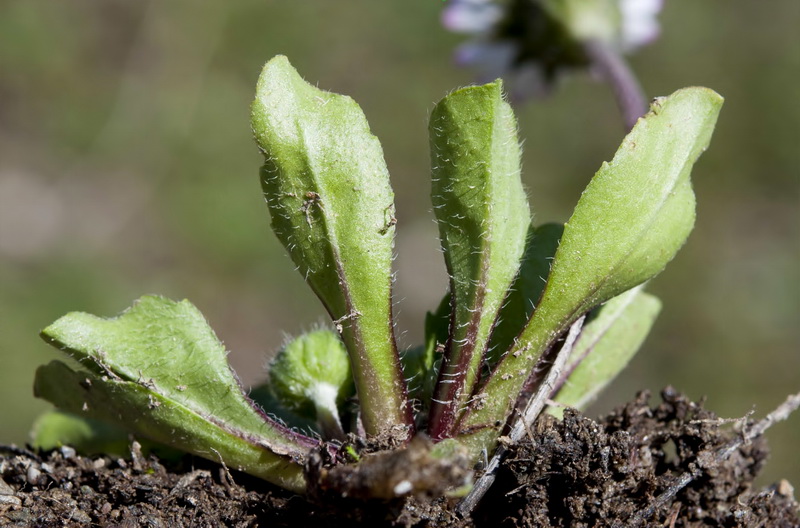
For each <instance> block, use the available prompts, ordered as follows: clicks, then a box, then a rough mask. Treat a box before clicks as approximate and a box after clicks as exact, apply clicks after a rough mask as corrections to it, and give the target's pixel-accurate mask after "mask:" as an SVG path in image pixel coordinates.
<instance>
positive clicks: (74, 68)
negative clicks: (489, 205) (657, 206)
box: [0, 0, 800, 484]
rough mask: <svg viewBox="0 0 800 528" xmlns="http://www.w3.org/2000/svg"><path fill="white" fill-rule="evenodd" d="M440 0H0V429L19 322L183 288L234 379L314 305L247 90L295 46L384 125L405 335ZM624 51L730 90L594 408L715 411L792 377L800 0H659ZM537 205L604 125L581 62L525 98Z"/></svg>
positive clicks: (601, 102)
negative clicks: (269, 201)
mask: <svg viewBox="0 0 800 528" xmlns="http://www.w3.org/2000/svg"><path fill="white" fill-rule="evenodd" d="M441 7H442V2H440V1H439V0H426V1H424V2H403V3H400V2H366V1H360V2H357V1H352V0H339V1H337V2H330V1H326V0H313V1H312V0H305V1H288V0H283V1H269V0H232V1H229V2H197V1H196V0H192V1H190V0H179V1H178V0H162V1H149V2H148V1H140V2H130V1H123V0H104V1H102V2H100V1H90V0H73V1H71V2H55V1H47V0H4V1H3V2H1V3H0V353H1V354H2V358H3V365H2V368H0V402H2V404H0V442H17V443H23V442H25V441H26V438H27V436H26V435H27V431H28V429H29V427H30V424H31V422H32V420H33V419H34V418H35V416H36V415H37V414H38V413H39V412H41V411H42V410H44V409H45V408H46V404H44V403H42V402H38V401H36V400H34V399H33V397H32V395H31V382H32V379H33V373H34V369H35V368H36V366H37V365H38V364H41V363H44V362H47V361H49V360H50V359H52V358H55V357H57V354H56V353H55V352H53V351H51V350H49V349H48V347H47V346H46V345H44V344H43V343H42V342H40V340H39V339H38V337H37V333H38V331H39V330H40V329H41V328H42V327H44V326H45V325H47V324H48V323H50V322H51V321H53V320H54V319H56V318H57V317H59V316H60V315H62V314H64V313H66V312H67V311H72V310H81V311H88V312H92V313H96V314H100V315H114V314H116V313H118V312H120V311H121V310H123V309H124V308H126V307H127V306H128V305H129V304H130V303H131V301H132V300H133V299H135V298H136V297H138V296H139V295H141V294H145V293H161V294H164V295H167V296H170V297H173V298H188V299H190V300H191V301H192V302H194V303H195V304H196V305H197V306H198V307H199V308H200V309H201V310H202V311H203V313H204V314H205V315H206V316H207V318H208V319H209V320H210V322H211V324H212V326H213V327H214V328H215V329H216V331H217V332H218V334H219V336H220V338H221V339H222V340H223V341H224V342H225V343H226V345H227V347H228V348H229V349H230V350H231V355H230V358H231V361H232V363H233V365H234V367H235V368H236V369H237V371H238V372H239V374H240V376H241V378H242V379H243V381H244V382H245V383H251V382H254V381H258V380H260V379H262V378H263V377H264V371H263V364H264V362H265V360H266V358H267V357H268V355H269V354H270V353H271V352H272V351H273V350H275V349H276V348H278V347H279V346H280V344H281V343H282V341H283V339H284V338H285V335H286V334H285V333H289V334H295V333H297V332H300V331H302V330H303V329H307V328H309V327H310V326H311V325H313V324H314V323H317V322H319V321H322V320H324V314H323V311H322V309H321V307H320V306H319V304H318V303H317V302H316V300H315V299H314V298H313V296H312V294H311V293H310V292H309V291H308V288H306V287H305V285H304V284H303V281H302V280H301V278H300V276H299V275H298V274H297V273H296V272H294V271H293V265H292V264H291V262H290V261H289V259H288V258H287V257H286V256H285V255H284V252H283V250H282V248H281V247H280V245H279V244H278V242H277V241H276V239H275V238H274V237H273V236H272V234H271V233H270V231H269V225H268V224H269V221H268V214H267V211H266V207H265V205H264V204H263V200H262V197H261V191H260V188H259V184H258V177H257V169H258V167H259V164H260V160H259V154H258V153H257V151H256V148H255V146H254V145H253V142H252V140H251V137H250V130H249V125H248V107H249V104H250V100H251V98H252V95H253V89H254V85H255V80H256V77H257V75H258V73H259V69H260V67H261V65H262V64H263V63H264V62H265V61H266V60H267V59H269V58H270V57H272V56H273V55H275V54H278V53H283V54H286V55H288V56H289V57H290V59H291V60H292V62H293V63H294V65H295V66H296V67H297V68H298V70H299V71H300V72H301V73H302V74H303V75H304V76H305V77H306V78H307V79H309V80H311V81H312V82H317V83H318V84H319V86H320V87H323V88H326V89H329V90H333V91H337V92H341V93H347V94H349V95H351V96H352V97H354V98H355V99H356V100H357V101H358V102H359V103H360V104H361V105H362V107H363V108H364V111H365V113H366V114H367V117H368V118H369V120H370V123H371V126H372V128H373V131H374V132H375V134H376V135H378V137H380V139H381V141H382V142H383V146H384V149H385V153H386V159H387V162H388V165H389V169H390V171H391V173H392V178H393V184H394V187H395V190H396V194H397V217H398V219H399V224H398V238H397V252H398V254H399V257H398V259H397V261H396V269H397V273H398V275H397V285H396V293H397V302H398V305H397V311H398V312H399V316H398V325H399V328H400V330H402V332H403V336H402V342H403V343H404V344H406V345H411V344H414V343H415V342H417V341H418V340H419V339H420V337H421V333H422V317H423V313H424V310H426V309H431V308H433V307H434V306H435V305H436V303H437V302H438V300H439V298H440V296H441V295H442V294H443V293H444V291H445V282H446V280H445V275H444V269H443V265H442V262H441V255H440V254H439V253H438V251H437V240H436V226H435V225H434V223H433V221H432V218H433V216H432V214H431V212H430V206H429V202H428V189H429V183H428V171H429V158H428V140H427V133H426V122H427V116H428V113H429V111H430V109H431V107H432V105H433V103H434V102H435V101H436V100H438V99H439V98H440V97H442V96H443V95H444V94H445V93H446V92H447V91H449V90H450V89H452V88H454V87H456V86H459V85H464V84H467V83H469V81H470V79H471V77H472V72H469V71H464V70H459V69H457V68H455V67H454V66H453V65H452V61H451V54H452V51H453V48H454V46H455V45H456V44H457V43H459V42H462V41H463V39H462V38H461V37H459V36H457V35H453V34H448V33H447V32H445V31H444V30H443V29H441V27H440V25H439V12H440V10H441ZM661 20H662V22H663V28H664V30H663V35H662V38H661V39H660V40H659V41H658V42H656V43H655V44H654V45H652V46H650V47H648V48H646V49H644V50H642V51H641V52H639V53H638V54H637V55H636V56H635V57H633V59H632V62H633V65H634V68H635V69H636V70H637V72H638V73H639V74H640V76H641V79H642V82H643V85H644V87H645V88H646V90H647V92H648V94H649V95H653V96H654V95H665V94H669V93H671V92H672V91H674V90H675V89H677V88H680V87H682V86H686V85H694V84H698V85H706V86H709V87H712V88H714V89H715V90H717V91H718V92H720V93H721V94H723V95H724V96H725V97H726V99H727V102H726V104H725V107H724V109H723V112H722V116H721V119H720V121H719V126H718V129H717V133H716V135H715V137H714V140H713V142H712V146H711V149H710V150H709V152H708V153H707V154H706V155H704V156H703V158H702V159H701V160H700V163H699V165H698V166H697V168H696V171H695V187H696V191H697V196H698V204H699V210H698V213H699V214H698V223H697V227H696V229H695V231H694V233H693V235H692V237H691V239H690V240H689V243H688V244H687V246H686V247H685V248H684V250H683V251H682V252H681V253H680V255H679V256H678V258H677V259H676V260H675V261H674V262H673V263H672V264H671V265H670V266H669V268H668V270H667V271H666V272H665V273H664V274H663V275H662V276H660V277H659V278H658V279H657V280H655V281H654V282H653V283H652V284H651V287H650V290H651V291H653V292H655V293H656V294H658V295H659V296H660V297H661V298H662V299H663V301H664V303H665V307H664V311H663V313H662V316H661V318H660V320H659V321H658V322H657V325H656V328H655V331H654V333H653V334H652V336H651V337H650V338H649V340H648V342H647V343H646V344H645V347H644V349H643V351H642V352H640V354H639V356H638V357H637V358H636V359H635V360H634V361H633V363H632V364H631V366H630V367H629V368H628V369H627V371H625V373H624V374H623V375H622V377H621V378H620V379H619V381H618V383H616V384H615V385H614V386H613V388H612V389H610V390H609V391H608V392H607V393H606V394H605V395H604V397H603V398H602V400H601V401H600V402H598V404H597V405H596V406H595V407H594V408H593V410H592V412H594V413H601V412H604V411H607V410H608V409H610V408H611V407H612V406H613V405H617V404H620V403H622V402H623V401H625V400H627V399H630V398H631V397H632V396H633V395H634V393H635V391H637V390H638V389H651V390H653V391H654V392H656V393H657V392H658V391H659V390H660V389H661V388H662V387H664V386H665V385H667V384H672V385H674V386H676V387H677V388H678V389H680V390H682V391H685V392H687V393H688V394H689V395H690V396H691V397H693V398H701V397H707V405H708V407H709V408H711V409H713V410H715V411H716V412H718V413H719V414H720V415H722V416H725V417H738V416H742V415H743V414H745V413H747V412H748V411H750V410H752V409H755V412H756V416H762V415H763V414H764V413H766V412H767V411H768V410H770V409H772V408H773V407H774V406H775V405H777V404H778V403H779V402H780V401H782V400H783V398H784V396H785V395H786V394H788V393H789V392H796V391H797V390H798V388H800V332H799V331H798V327H800V321H799V320H798V315H800V306H799V305H800V292H799V291H798V285H799V284H800V276H799V275H800V266H799V265H798V255H799V252H798V249H800V248H798V242H799V241H800V237H799V236H798V234H799V233H798V231H800V222H798V220H799V219H798V202H799V200H798V173H800V156H799V155H798V151H800V141H799V140H798V138H800V103H798V100H797V93H798V92H797V86H798V84H800V40H799V39H798V36H797V35H798V34H797V28H798V27H800V3H799V2H798V1H797V0H773V1H772V2H769V6H768V7H766V6H765V5H762V3H760V2H752V1H751V0H724V1H723V0H709V1H706V2H675V1H673V2H667V5H666V8H665V11H664V13H663V16H662V17H661ZM518 116H519V121H520V130H521V137H522V138H524V140H525V149H524V150H525V154H524V169H523V170H524V181H525V184H526V185H527V187H528V189H529V193H530V200H531V203H532V205H533V206H534V208H535V211H536V217H537V219H538V220H539V221H540V222H544V221H564V220H566V219H567V218H568V216H569V214H570V212H571V209H572V206H573V205H574V203H575V202H576V200H577V198H578V196H579V194H580V191H581V189H582V188H583V186H584V185H585V184H586V182H587V181H588V179H589V178H590V177H591V175H592V174H593V173H594V171H595V170H596V169H597V168H598V167H599V166H600V163H601V162H602V161H603V160H608V159H610V158H611V156H612V155H613V153H614V151H615V149H616V146H617V145H618V144H619V142H620V140H621V138H622V135H623V130H622V127H621V125H620V122H619V117H618V114H617V110H616V107H615V105H614V102H613V99H612V96H611V94H610V92H609V90H608V89H607V88H606V87H605V86H603V85H600V84H597V83H596V82H594V81H593V80H592V79H591V78H590V77H589V76H587V75H575V76H572V77H569V78H566V79H564V82H563V83H562V84H561V86H560V88H559V89H558V90H557V91H556V92H555V94H554V95H553V96H552V97H551V98H549V99H547V100H545V101H540V102H535V103H532V104H527V105H526V106H524V107H521V108H519V109H518ZM769 438H770V441H771V444H772V447H773V458H772V460H771V461H770V463H769V465H768V468H767V470H766V475H765V477H764V479H763V482H769V481H773V480H775V479H777V478H780V477H788V478H790V479H792V480H794V481H795V484H797V483H800V457H798V456H797V453H796V448H797V445H798V439H800V416H794V417H793V418H792V420H791V422H790V423H784V424H779V425H777V426H776V427H774V428H773V430H771V431H770V433H769Z"/></svg>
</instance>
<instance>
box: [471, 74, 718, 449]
mask: <svg viewBox="0 0 800 528" xmlns="http://www.w3.org/2000/svg"><path fill="white" fill-rule="evenodd" d="M721 105H722V98H721V97H720V96H719V95H718V94H716V93H715V92H713V91H712V90H709V89H707V88H686V89H683V90H679V91H677V92H675V93H674V94H673V95H671V96H669V97H665V98H659V99H656V100H655V102H654V103H653V105H652V107H651V110H650V112H649V113H648V114H647V115H646V116H645V117H644V118H642V119H640V120H639V122H638V123H637V124H636V126H635V127H634V129H633V130H632V131H631V132H630V133H629V134H628V135H627V137H626V138H625V139H624V141H623V143H622V146H621V147H620V148H619V150H618V151H617V154H616V155H615V156H614V159H613V161H612V162H611V163H604V164H603V166H602V167H601V168H600V170H599V171H598V172H597V174H596V175H595V177H594V178H593V179H592V181H591V182H590V183H589V185H588V186H587V188H586V190H585V191H584V192H583V195H582V196H581V199H580V200H579V202H578V205H577V206H576V208H575V212H574V213H573V215H572V217H571V218H570V220H569V222H568V223H567V224H566V226H565V229H564V235H563V237H562V238H561V243H560V245H559V247H558V251H557V252H556V255H555V259H554V261H553V266H552V268H551V271H550V275H549V277H548V280H547V285H546V286H545V291H544V294H543V295H542V300H541V302H540V303H539V306H538V307H537V308H536V311H535V312H534V314H533V317H532V318H531V320H530V321H529V322H528V324H527V326H526V327H525V329H524V330H523V332H522V334H521V335H520V338H519V340H518V341H517V344H516V345H515V346H514V347H513V348H512V350H511V353H509V354H508V355H506V357H505V358H504V359H503V360H502V361H501V362H500V364H499V365H498V366H497V368H496V369H495V371H494V372H493V373H492V376H491V378H490V379H489V380H488V381H487V383H485V384H484V385H483V386H482V387H481V388H480V393H479V394H477V400H478V401H479V402H480V408H475V409H474V410H472V411H470V412H469V414H468V415H467V416H466V418H465V419H464V420H463V423H462V424H461V425H462V428H463V429H465V430H469V431H470V434H472V432H475V431H476V430H477V429H480V428H485V427H489V428H493V429H495V428H496V427H495V426H494V424H495V423H497V422H499V423H504V422H505V420H506V418H507V416H508V415H509V413H510V412H511V408H512V406H513V404H514V402H515V401H516V398H517V396H518V394H519V392H520V389H521V387H522V386H523V384H524V383H525V381H526V380H527V379H528V377H529V376H530V374H531V372H532V370H533V367H534V365H535V364H536V360H537V359H538V358H539V356H540V355H541V354H542V353H543V352H544V351H545V350H546V349H547V348H548V347H549V346H550V345H552V344H553V343H554V342H555V340H556V339H557V338H558V336H559V335H561V333H562V332H564V331H565V329H566V328H568V327H569V325H570V324H572V323H573V322H574V321H575V320H577V319H578V318H579V317H580V316H581V315H583V314H585V313H586V312H588V311H589V310H591V309H592V308H593V307H595V306H598V305H599V304H600V303H602V302H604V301H606V300H608V299H611V298H612V297H615V296H616V295H619V294H620V293H622V292H624V291H626V290H628V289H630V288H632V287H634V286H636V285H638V284H641V283H643V282H645V281H647V280H648V279H650V278H652V277H653V276H655V275H656V274H658V273H659V272H660V271H661V270H662V269H663V268H664V266H665V265H666V264H667V262H669V261H670V260H671V259H672V258H673V257H674V256H675V253H676V252H677V251H678V249H679V248H680V247H681V246H682V245H683V243H684V241H685V240H686V237H687V236H688V235H689V232H690V231H691V229H692V226H693V224H694V204H695V200H694V193H693V192H692V187H691V182H690V180H689V173H690V172H691V169H692V166H693V165H694V162H695V161H696V160H697V158H698V157H699V156H700V154H701V153H702V152H703V151H704V150H705V149H706V147H707V146H708V143H709V140H710V138H711V133H712V131H713V129H714V125H715V123H716V120H717V115H718V113H719V109H720V107H721ZM482 437H483V438H491V437H492V435H482Z"/></svg>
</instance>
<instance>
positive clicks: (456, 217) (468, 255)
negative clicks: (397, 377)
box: [429, 80, 530, 440]
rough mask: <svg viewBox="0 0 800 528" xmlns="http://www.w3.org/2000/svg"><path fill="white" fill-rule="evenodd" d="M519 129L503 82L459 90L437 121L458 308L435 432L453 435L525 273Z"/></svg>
mask: <svg viewBox="0 0 800 528" xmlns="http://www.w3.org/2000/svg"><path fill="white" fill-rule="evenodd" d="M516 128H517V123H516V120H515V119H514V114H513V112H512V110H511V107H510V106H509V104H508V103H506V102H505V101H504V100H503V94H502V83H501V81H499V80H498V81H496V82H494V83H490V84H486V85H483V86H472V87H468V88H463V89H461V90H457V91H455V92H453V93H451V94H450V95H448V96H447V97H445V98H444V99H443V100H442V101H441V102H439V103H438V104H437V105H436V107H434V109H433V113H432V115H431V120H430V137H431V162H432V165H433V188H432V191H431V199H432V201H433V208H434V212H435V214H436V219H437V222H438V224H439V236H440V238H441V242H442V247H443V249H444V256H445V262H446V264H447V270H448V273H449V274H450V292H451V295H452V300H451V306H452V307H453V317H452V319H451V321H452V327H451V329H450V339H449V341H448V342H447V346H446V349H445V352H444V359H443V361H442V367H441V370H440V372H439V381H438V383H437V385H436V390H435V396H434V400H433V405H432V406H431V414H430V425H429V432H430V434H431V436H432V437H433V438H434V439H436V440H439V439H442V438H446V437H448V436H449V435H450V433H451V431H452V427H453V426H454V425H455V422H456V420H457V419H458V417H459V416H460V414H461V412H462V410H463V408H464V406H465V403H466V401H467V399H468V398H469V396H470V394H471V393H472V389H473V388H474V386H475V383H476V382H477V381H478V379H479V374H480V368H481V361H482V359H483V358H484V355H485V353H486V349H487V347H488V344H489V338H490V335H491V332H492V328H493V326H494V323H495V320H496V318H497V314H498V312H499V310H500V307H501V306H502V303H503V298H504V297H505V295H506V291H507V290H508V288H509V286H510V285H511V282H512V281H513V280H514V277H515V276H516V274H517V270H518V269H519V265H520V260H521V258H522V254H523V251H524V248H525V238H526V233H527V229H528V225H529V224H530V211H529V209H528V201H527V198H526V196H525V191H524V189H523V188H522V182H521V181H520V174H519V173H520V150H519V143H518V141H517V131H516Z"/></svg>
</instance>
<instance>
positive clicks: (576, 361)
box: [550, 287, 661, 416]
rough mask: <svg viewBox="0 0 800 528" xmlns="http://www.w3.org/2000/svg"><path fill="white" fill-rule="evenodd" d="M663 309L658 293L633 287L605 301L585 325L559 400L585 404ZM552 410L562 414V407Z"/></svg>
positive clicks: (579, 405)
mask: <svg viewBox="0 0 800 528" xmlns="http://www.w3.org/2000/svg"><path fill="white" fill-rule="evenodd" d="M660 310H661V302H660V301H659V300H658V299H657V298H656V297H654V296H652V295H649V294H647V293H644V292H643V291H641V287H637V288H633V289H632V290H629V291H627V292H625V293H623V294H622V295H618V296H617V297H614V298H613V299H611V300H610V301H608V302H607V303H605V304H604V305H603V306H602V307H601V308H600V309H599V310H598V313H597V315H596V316H595V317H594V318H593V319H592V320H591V321H590V322H588V323H587V324H586V325H584V327H583V331H582V332H581V336H580V338H579V339H578V341H577V342H576V343H575V347H574V348H573V349H572V353H571V354H570V358H569V359H568V360H567V366H566V368H565V369H564V374H563V375H562V378H565V379H562V382H561V383H559V385H560V386H561V388H560V390H558V392H557V395H556V397H555V398H554V399H555V401H557V402H558V403H560V404H561V405H564V406H567V407H576V408H578V409H583V408H585V406H586V405H588V404H589V403H590V402H591V401H592V400H594V399H595V397H596V396H597V394H599V393H600V391H602V390H603V389H604V388H605V387H606V386H607V385H608V384H609V383H610V382H611V381H612V380H613V379H614V378H615V377H616V376H617V374H619V373H620V372H621V371H622V369H624V368H625V366H626V365H627V364H628V362H629V361H630V360H631V358H633V356H634V354H636V352H637V351H638V350H639V347H640V346H641V345H642V343H643V342H644V340H645V338H646V337H647V334H648V333H649V332H650V328H651V327H652V326H653V322H654V321H655V319H656V317H658V312H659V311H660ZM550 412H551V413H552V414H555V415H556V416H561V414H562V412H563V408H562V407H551V408H550Z"/></svg>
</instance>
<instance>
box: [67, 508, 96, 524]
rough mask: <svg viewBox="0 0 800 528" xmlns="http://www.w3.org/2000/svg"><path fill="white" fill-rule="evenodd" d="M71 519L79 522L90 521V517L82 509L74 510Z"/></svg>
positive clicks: (86, 522) (85, 522) (87, 522)
mask: <svg viewBox="0 0 800 528" xmlns="http://www.w3.org/2000/svg"><path fill="white" fill-rule="evenodd" d="M72 520H73V521H75V522H79V523H81V524H89V523H90V522H92V517H91V516H90V515H89V514H88V513H86V512H85V511H83V510H75V511H73V512H72Z"/></svg>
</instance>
